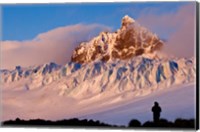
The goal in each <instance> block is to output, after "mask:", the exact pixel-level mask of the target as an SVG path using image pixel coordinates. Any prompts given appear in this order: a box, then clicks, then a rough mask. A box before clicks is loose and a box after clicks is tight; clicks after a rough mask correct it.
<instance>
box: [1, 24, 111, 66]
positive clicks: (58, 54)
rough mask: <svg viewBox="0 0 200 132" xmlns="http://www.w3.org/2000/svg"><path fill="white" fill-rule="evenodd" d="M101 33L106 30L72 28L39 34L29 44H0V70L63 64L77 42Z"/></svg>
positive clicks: (88, 26)
mask: <svg viewBox="0 0 200 132" xmlns="http://www.w3.org/2000/svg"><path fill="white" fill-rule="evenodd" d="M105 30H110V28H109V27H107V26H104V25H100V24H91V25H84V24H76V25H71V26H65V27H59V28H56V29H53V30H50V31H48V32H45V33H41V34H39V35H37V36H36V37H35V38H34V39H33V40H27V41H2V42H1V52H2V53H1V55H2V57H1V60H2V61H1V68H2V69H5V68H6V69H11V68H12V69H13V68H15V66H16V65H20V66H23V67H27V66H32V65H40V64H44V63H48V62H56V63H58V64H64V63H66V62H68V61H70V58H71V55H72V52H73V50H74V48H75V47H77V46H78V45H79V44H80V42H82V41H87V40H89V39H91V38H92V37H94V36H96V35H97V34H98V33H99V32H101V31H105Z"/></svg>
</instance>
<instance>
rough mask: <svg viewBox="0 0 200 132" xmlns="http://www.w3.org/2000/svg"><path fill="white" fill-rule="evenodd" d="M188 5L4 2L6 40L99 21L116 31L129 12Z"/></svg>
mask: <svg viewBox="0 0 200 132" xmlns="http://www.w3.org/2000/svg"><path fill="white" fill-rule="evenodd" d="M185 4H188V3H187V2H160V3H155V2H154V3H151V2H148V3H145V2H141V3H112V4H111V3H98V4H97V3H93V4H92V3H90V4H89V3H85V4H43V5H37V4H35V5H26V4H25V5H20V4H18V5H3V7H2V10H3V15H2V18H3V40H19V41H22V40H31V39H33V38H35V37H36V36H37V35H38V34H39V33H43V32H47V31H49V30H51V29H54V28H57V27H61V26H67V25H74V24H78V23H83V24H92V23H98V24H103V25H106V26H109V27H111V28H112V29H113V30H116V29H117V28H119V27H120V24H121V23H120V21H121V18H122V17H123V16H124V15H126V14H128V15H129V16H131V17H133V18H134V19H137V18H139V17H140V16H141V15H144V14H148V13H150V12H149V9H150V10H152V12H153V13H154V14H155V15H158V16H159V15H163V14H168V13H173V12H176V11H177V10H178V9H179V8H180V7H181V6H183V5H185ZM161 36H162V34H161ZM166 36H167V35H166Z"/></svg>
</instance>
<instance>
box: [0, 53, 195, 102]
mask: <svg viewBox="0 0 200 132" xmlns="http://www.w3.org/2000/svg"><path fill="white" fill-rule="evenodd" d="M195 73H196V68H195V60H194V59H193V58H192V59H167V60H162V59H149V58H144V57H142V56H138V57H134V58H132V59H130V60H128V61H123V60H119V61H110V62H107V63H105V62H102V61H96V62H91V63H89V64H79V63H74V62H70V63H67V64H66V65H65V66H58V65H56V64H54V63H50V64H45V65H42V66H37V67H32V68H26V69H23V68H20V67H17V68H16V69H15V70H12V71H6V70H4V71H1V75H2V82H3V84H4V88H7V87H8V88H14V89H19V90H32V89H38V88H39V89H40V88H42V87H51V88H53V89H55V90H56V91H57V93H58V94H59V95H67V96H71V97H74V98H86V97H92V96H95V95H98V94H100V93H102V92H106V91H112V92H111V93H110V92H109V93H110V94H111V95H112V94H114V93H121V92H125V91H135V92H137V91H140V90H144V91H145V89H152V90H154V89H156V88H166V87H170V86H172V85H178V84H184V83H190V82H194V81H195V76H196V74H195Z"/></svg>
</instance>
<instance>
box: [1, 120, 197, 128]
mask: <svg viewBox="0 0 200 132" xmlns="http://www.w3.org/2000/svg"><path fill="white" fill-rule="evenodd" d="M2 125H3V126H23V127H29V126H38V127H40V126H41V127H42V126H48V127H56V126H58V127H74V126H76V127H90V128H95V127H102V128H163V129H165V128H180V129H181V128H188V129H195V120H194V119H189V120H188V119H180V118H179V119H176V120H175V121H174V122H170V121H167V120H166V119H160V120H159V121H158V122H156V123H155V122H152V121H147V122H145V123H144V124H141V123H140V122H139V121H138V120H135V119H133V120H131V121H130V122H129V124H128V126H127V127H126V126H117V125H110V124H106V123H102V122H100V121H93V120H87V119H83V120H80V119H77V118H73V119H68V120H59V121H50V120H42V119H33V120H21V119H19V118H17V119H16V120H9V121H4V122H2Z"/></svg>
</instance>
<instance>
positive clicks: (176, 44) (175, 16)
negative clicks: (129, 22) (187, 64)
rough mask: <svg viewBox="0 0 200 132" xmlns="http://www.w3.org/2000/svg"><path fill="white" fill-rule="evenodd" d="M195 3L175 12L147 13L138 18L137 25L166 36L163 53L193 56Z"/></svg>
mask: <svg viewBox="0 0 200 132" xmlns="http://www.w3.org/2000/svg"><path fill="white" fill-rule="evenodd" d="M195 16H196V14H195V3H192V4H191V3H190V4H188V5H184V6H181V7H180V8H179V10H177V11H176V12H171V13H166V14H162V15H155V14H152V13H148V14H145V15H141V16H140V17H139V18H138V21H139V23H141V25H144V26H145V27H147V28H149V29H151V30H153V31H155V32H156V33H157V34H158V35H160V34H162V35H167V36H168V37H167V42H166V45H165V48H164V51H165V52H166V53H168V54H173V55H175V56H178V57H191V56H194V48H195V29H196V27H195V25H196V24H195V22H196V17H195Z"/></svg>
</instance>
